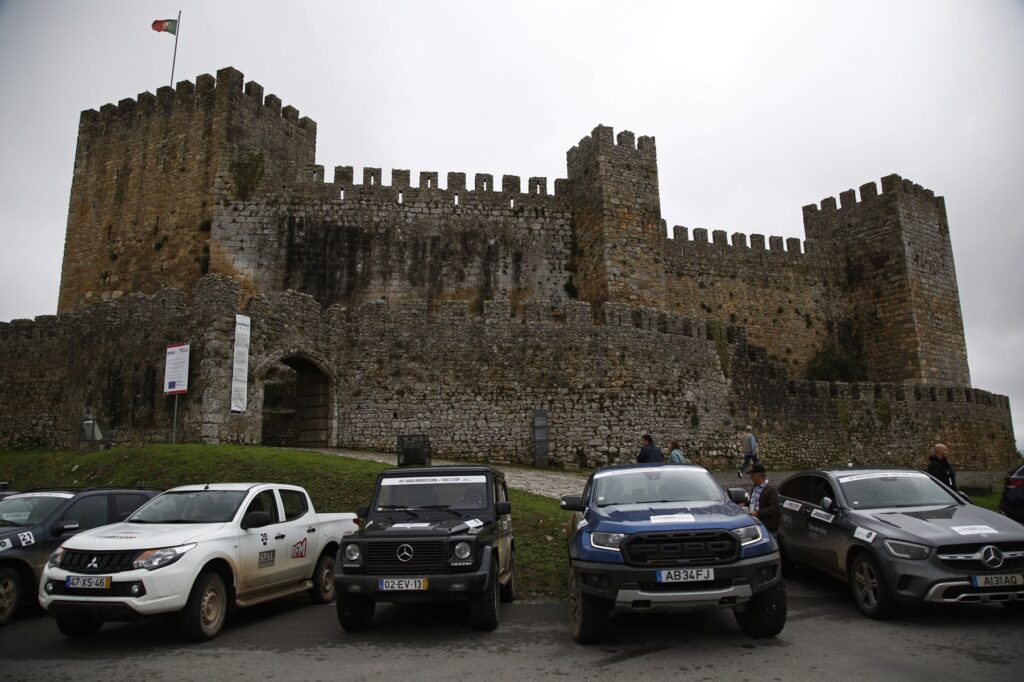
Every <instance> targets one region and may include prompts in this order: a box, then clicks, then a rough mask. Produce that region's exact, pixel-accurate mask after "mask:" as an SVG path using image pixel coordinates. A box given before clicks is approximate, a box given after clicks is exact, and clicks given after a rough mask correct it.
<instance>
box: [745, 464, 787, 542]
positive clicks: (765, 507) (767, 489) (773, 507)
mask: <svg viewBox="0 0 1024 682" xmlns="http://www.w3.org/2000/svg"><path fill="white" fill-rule="evenodd" d="M750 482H751V484H753V485H752V487H751V489H750V515H751V516H753V517H754V518H755V519H758V520H760V521H761V523H763V524H764V527H765V528H767V529H768V532H769V533H771V534H772V535H776V534H777V533H778V532H779V516H780V511H779V491H778V490H776V488H775V486H774V485H772V484H771V483H769V482H768V472H767V470H765V468H764V467H763V466H762V465H760V464H755V465H754V466H752V467H750Z"/></svg>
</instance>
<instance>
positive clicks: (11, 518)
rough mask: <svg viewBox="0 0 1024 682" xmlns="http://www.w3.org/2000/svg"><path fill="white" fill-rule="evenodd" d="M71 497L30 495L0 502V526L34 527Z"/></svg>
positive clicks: (50, 494)
mask: <svg viewBox="0 0 1024 682" xmlns="http://www.w3.org/2000/svg"><path fill="white" fill-rule="evenodd" d="M71 497H72V496H71V495H66V494H60V493H30V494H28V495H13V496H11V497H7V498H4V499H3V500H0V526H35V525H38V524H40V523H42V522H43V519H45V518H46V517H47V516H49V515H50V512H52V511H53V510H54V509H56V508H57V507H59V506H60V504H61V503H62V502H64V500H67V499H70V498H71Z"/></svg>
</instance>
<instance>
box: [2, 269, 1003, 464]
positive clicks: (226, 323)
mask: <svg viewBox="0 0 1024 682" xmlns="http://www.w3.org/2000/svg"><path fill="white" fill-rule="evenodd" d="M241 301H242V288H241V287H240V285H239V284H238V283H237V282H235V281H233V280H231V279H229V278H225V277H218V276H208V277H206V278H204V279H203V280H202V281H201V282H200V284H199V286H198V288H197V290H196V293H195V295H194V296H193V297H192V298H191V299H188V298H186V297H185V296H184V295H182V294H181V293H179V292H173V291H169V290H168V291H163V292H160V293H159V294H157V295H155V296H152V297H144V296H141V295H133V296H129V297H126V298H123V299H121V300H120V301H118V302H111V303H104V304H101V305H97V306H91V307H89V308H87V309H86V310H84V311H82V312H79V313H75V314H73V315H67V316H62V317H60V318H40V319H39V320H37V321H27V320H17V321H14V322H12V323H9V324H0V348H2V349H3V354H2V355H0V375H2V376H5V377H15V378H16V383H15V384H13V385H12V386H13V388H14V390H9V391H5V392H3V393H2V394H0V415H2V417H0V419H2V421H0V433H2V434H3V435H4V441H3V442H2V443H0V444H2V445H6V446H17V447H25V446H46V447H73V446H74V445H75V443H76V442H77V428H78V424H79V422H80V419H81V418H82V416H85V415H84V414H83V413H82V411H83V408H82V407H81V406H85V407H84V411H85V412H86V413H88V414H89V415H90V416H94V417H98V418H100V419H104V420H106V421H108V422H110V423H111V424H112V425H114V426H115V427H116V431H115V440H116V441H119V442H134V441H139V440H145V441H157V442H159V441H162V440H168V439H169V437H170V409H171V407H172V405H171V399H169V398H166V397H164V396H163V395H162V386H161V381H162V377H163V357H164V347H165V345H166V344H167V343H173V342H179V341H190V342H191V343H192V362H191V372H190V378H189V394H188V395H187V396H186V397H184V398H182V399H181V404H180V414H179V420H180V421H179V436H180V438H181V439H182V440H193V441H196V440H201V441H207V442H239V443H258V442H260V441H261V438H262V433H261V428H262V423H263V422H262V417H263V415H262V409H261V408H262V401H263V391H264V389H265V385H266V381H267V378H268V375H269V372H270V369H271V368H272V367H274V366H275V365H276V363H278V362H279V361H280V360H282V359H286V358H293V357H300V358H303V359H304V360H308V361H310V362H312V363H313V364H315V365H316V366H317V367H318V368H319V369H320V370H321V371H322V372H323V373H324V374H325V375H326V376H327V377H328V379H329V380H330V383H331V408H330V412H329V421H330V427H329V430H330V438H329V444H330V445H332V446H341V447H353V448H368V449H380V450H391V449H393V448H394V446H395V442H396V438H397V436H398V435H399V434H401V433H409V432H415V433H426V434H428V435H429V436H430V439H431V443H432V444H433V447H434V451H435V453H436V455H437V456H438V457H457V458H461V459H469V460H511V461H516V462H522V463H528V462H529V461H531V455H530V453H531V452H532V431H531V428H532V427H531V418H532V414H533V410H534V409H535V408H544V409H546V410H547V411H548V414H549V419H550V424H551V426H550V444H551V458H552V460H553V461H554V462H555V463H556V464H559V463H560V464H565V465H575V464H577V463H579V462H580V461H581V459H582V461H584V462H585V463H586V464H589V465H594V464H599V463H604V462H609V461H629V460H631V459H632V458H633V457H634V456H635V451H636V449H637V439H638V436H639V434H641V433H644V432H651V433H653V434H654V435H655V437H656V438H657V439H658V441H659V442H660V443H665V442H666V441H667V440H668V439H669V438H678V439H679V440H681V441H682V443H683V447H684V450H685V451H686V452H687V454H688V455H689V456H691V457H692V458H693V459H694V461H696V462H698V463H702V464H705V465H708V466H714V467H728V466H730V465H731V464H732V462H733V461H734V458H735V456H736V448H737V446H738V442H739V441H738V433H739V430H740V429H741V428H742V425H743V424H744V423H745V422H746V421H748V420H752V421H754V423H755V424H757V427H758V434H759V436H760V440H761V443H762V447H763V448H764V454H765V458H766V460H767V461H768V462H769V463H770V465H771V466H773V467H776V468H791V467H802V466H819V465H823V464H833V463H842V462H846V461H847V460H848V459H849V458H851V457H852V458H854V459H855V460H856V461H858V462H861V463H873V464H893V465H916V466H920V465H921V464H922V462H921V457H922V455H923V453H926V452H927V451H928V449H929V447H930V445H931V444H932V443H933V442H935V441H936V440H938V439H941V440H943V441H945V442H948V443H950V445H951V447H952V448H953V451H954V452H956V453H957V463H958V466H959V467H960V468H964V469H971V468H979V469H992V468H1000V467H1003V466H1006V465H1008V463H1009V461H1010V458H1011V457H1012V456H1013V453H1014V451H1013V430H1012V425H1011V424H1010V417H1009V404H1008V401H1007V399H1006V398H1005V397H1003V396H995V395H991V394H989V393H986V392H984V391H979V390H976V389H964V388H962V387H953V386H948V387H939V386H905V385H902V384H897V385H893V384H829V383H825V382H803V381H798V380H792V379H790V378H789V377H788V376H787V375H786V373H785V368H784V367H783V366H782V365H781V364H777V363H773V362H770V361H769V360H768V359H767V353H766V351H765V349H764V348H761V347H759V346H754V345H751V344H749V343H748V342H747V341H746V339H745V337H744V335H743V333H742V330H740V329H735V328H733V329H729V330H727V334H726V337H725V338H724V339H721V338H719V337H716V336H715V335H714V334H710V333H709V330H708V328H707V327H706V326H705V324H704V323H703V322H702V321H701V320H695V319H691V318H681V317H677V316H674V315H668V314H664V313H659V312H657V311H654V310H650V309H631V308H629V307H627V306H623V305H619V304H605V305H604V306H603V313H602V315H601V316H600V317H603V319H604V323H603V324H595V323H594V321H593V319H594V315H593V312H592V311H591V309H590V306H589V305H588V304H583V303H570V304H568V305H567V306H566V308H565V311H564V315H562V316H559V317H557V318H556V317H553V316H552V314H551V308H550V306H545V305H540V304H537V303H533V302H527V303H526V304H525V306H524V308H523V314H522V315H521V316H513V315H511V314H510V309H511V304H510V303H509V302H508V301H507V300H504V299H502V300H496V301H488V302H485V304H484V307H483V310H482V311H479V312H474V311H471V309H470V306H469V305H468V304H466V303H465V302H446V303H442V304H440V305H439V306H438V307H437V308H436V310H434V311H433V312H428V310H427V306H426V304H425V302H423V301H418V302H408V303H406V304H403V305H401V306H399V307H398V308H397V309H389V308H388V307H386V306H384V305H383V304H380V303H372V304H368V305H363V306H353V307H346V306H343V305H334V306H331V307H330V308H328V309H326V310H324V309H322V308H321V306H320V305H319V304H318V303H317V302H316V301H315V300H314V299H313V298H312V297H310V296H308V295H306V294H300V293H295V292H283V293H275V294H272V295H270V296H255V297H253V298H252V299H251V300H250V301H249V302H248V304H247V306H246V308H245V312H246V313H247V314H248V315H250V317H251V320H252V346H251V359H250V374H249V401H248V409H247V411H246V412H245V413H244V414H231V413H230V412H229V410H228V400H229V396H230V378H231V357H232V338H233V329H234V314H235V313H236V312H238V311H239V306H240V305H241ZM85 338H96V339H100V340H101V341H100V342H99V343H97V344H93V345H90V344H87V343H82V339H85ZM62 357H63V358H65V359H66V361H65V362H60V361H59V359H60V358H62ZM65 386H70V387H73V390H70V391H63V387H65ZM60 395H63V396H64V397H63V398H62V399H60V400H57V401H56V402H55V401H54V398H55V397H58V396H60Z"/></svg>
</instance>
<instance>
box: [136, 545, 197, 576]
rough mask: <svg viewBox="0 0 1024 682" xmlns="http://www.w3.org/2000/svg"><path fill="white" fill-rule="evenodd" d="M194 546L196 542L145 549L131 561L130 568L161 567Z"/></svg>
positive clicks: (171, 562) (154, 568) (147, 568)
mask: <svg viewBox="0 0 1024 682" xmlns="http://www.w3.org/2000/svg"><path fill="white" fill-rule="evenodd" d="M195 546H196V543H194V542H190V543H189V544H187V545H178V546H177V547H163V548H161V549H147V550H146V551H144V552H142V553H141V554H139V555H138V556H137V557H135V561H133V562H132V568H144V569H146V570H147V571H153V570H156V569H158V568H163V567H164V566H168V565H170V564H173V563H174V562H175V561H177V560H178V559H180V558H181V557H182V555H184V554H185V552H187V551H189V550H190V549H192V548H193V547H195Z"/></svg>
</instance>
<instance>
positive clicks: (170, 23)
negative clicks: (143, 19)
mask: <svg viewBox="0 0 1024 682" xmlns="http://www.w3.org/2000/svg"><path fill="white" fill-rule="evenodd" d="M153 30H154V31H156V32H157V33H170V34H171V35H172V36H176V35H178V20H177V19H157V20H156V21H154V22H153Z"/></svg>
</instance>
